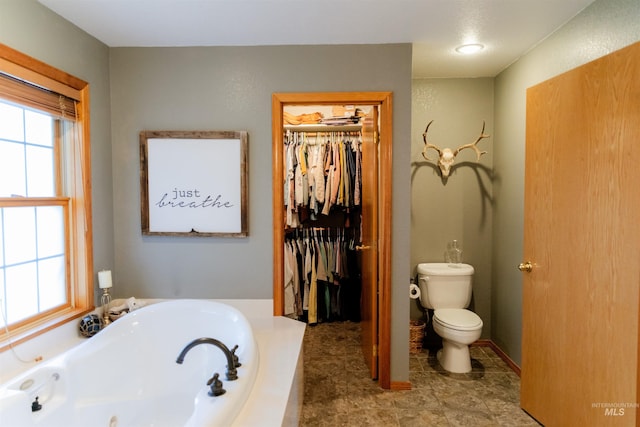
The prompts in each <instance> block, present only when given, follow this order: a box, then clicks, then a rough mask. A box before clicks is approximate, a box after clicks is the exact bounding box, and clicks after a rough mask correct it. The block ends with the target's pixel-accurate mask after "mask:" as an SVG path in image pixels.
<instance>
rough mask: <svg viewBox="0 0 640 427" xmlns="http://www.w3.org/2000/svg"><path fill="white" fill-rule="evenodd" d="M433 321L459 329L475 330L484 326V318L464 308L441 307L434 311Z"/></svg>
mask: <svg viewBox="0 0 640 427" xmlns="http://www.w3.org/2000/svg"><path fill="white" fill-rule="evenodd" d="M433 321H434V322H438V323H439V324H441V325H442V326H444V327H446V328H450V329H454V330H457V331H474V330H477V329H479V328H482V319H480V316H478V315H477V314H476V313H474V312H473V311H470V310H466V309H464V308H439V309H437V310H435V311H434V313H433Z"/></svg>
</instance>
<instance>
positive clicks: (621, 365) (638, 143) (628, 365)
mask: <svg viewBox="0 0 640 427" xmlns="http://www.w3.org/2000/svg"><path fill="white" fill-rule="evenodd" d="M639 77H640V43H638V44H635V45H632V46H630V47H628V48H625V49H622V50H620V51H617V52H614V53H612V54H610V55H608V56H605V57H603V58H600V59H598V60H596V61H594V62H591V63H588V64H586V65H584V66H581V67H579V68H576V69H574V70H572V71H569V72H567V73H565V74H562V75H559V76H557V77H555V78H553V79H551V80H548V81H546V82H543V83H541V84H539V85H537V86H535V87H532V88H530V89H529V90H528V91H527V129H526V171H525V218H524V219H525V224H524V232H525V236H524V257H525V261H530V262H531V263H532V270H531V272H528V273H527V272H524V273H523V334H522V350H523V354H522V377H521V406H522V408H523V409H524V410H526V411H527V412H528V413H529V414H531V415H532V416H533V417H535V418H536V419H537V420H538V421H539V422H541V423H542V424H544V425H546V426H568V425H580V426H607V425H616V426H631V425H636V422H637V415H636V412H637V409H636V407H635V405H636V402H638V398H639V396H638V374H639V372H638V333H639V329H638V306H639V303H640V301H639V297H640V296H639V292H638V289H639V288H640V78H639Z"/></svg>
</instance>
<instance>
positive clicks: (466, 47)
mask: <svg viewBox="0 0 640 427" xmlns="http://www.w3.org/2000/svg"><path fill="white" fill-rule="evenodd" d="M482 49H484V46H483V45H481V44H479V43H472V44H463V45H462V46H458V47H457V48H456V52H458V53H462V54H465V55H468V54H470V53H476V52H479V51H481V50H482Z"/></svg>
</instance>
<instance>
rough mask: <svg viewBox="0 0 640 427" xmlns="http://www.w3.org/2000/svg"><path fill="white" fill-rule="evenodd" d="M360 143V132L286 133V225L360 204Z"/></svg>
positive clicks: (293, 226)
mask: <svg viewBox="0 0 640 427" xmlns="http://www.w3.org/2000/svg"><path fill="white" fill-rule="evenodd" d="M361 145H362V133H361V132H313V133H307V132H299V131H291V130H287V131H286V132H285V135H284V147H283V156H284V159H285V162H284V163H285V168H284V177H283V181H284V205H285V209H286V215H285V219H286V225H287V226H288V227H292V228H296V227H299V226H300V225H301V224H303V223H306V222H308V221H314V220H317V219H318V217H319V215H325V216H327V215H329V214H330V213H331V212H332V210H336V209H340V210H346V211H348V210H349V209H351V208H353V207H356V206H359V205H360V202H361V198H360V194H361V183H362V180H361V176H360V174H361V161H362V151H361Z"/></svg>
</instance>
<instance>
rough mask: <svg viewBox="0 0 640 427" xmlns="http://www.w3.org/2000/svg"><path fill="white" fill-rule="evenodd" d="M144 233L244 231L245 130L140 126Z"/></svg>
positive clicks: (223, 233)
mask: <svg viewBox="0 0 640 427" xmlns="http://www.w3.org/2000/svg"><path fill="white" fill-rule="evenodd" d="M140 202H141V206H140V210H141V217H142V234H145V235H164V236H197V237H210V236H219V237H246V236H247V234H248V232H247V132H245V131H197V132H188V131H142V132H140Z"/></svg>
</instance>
